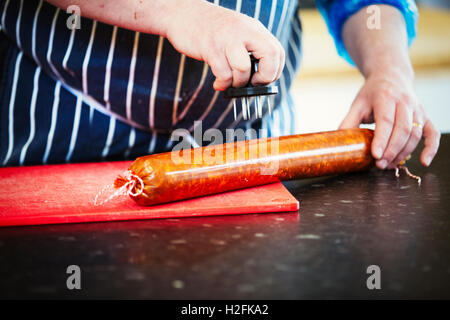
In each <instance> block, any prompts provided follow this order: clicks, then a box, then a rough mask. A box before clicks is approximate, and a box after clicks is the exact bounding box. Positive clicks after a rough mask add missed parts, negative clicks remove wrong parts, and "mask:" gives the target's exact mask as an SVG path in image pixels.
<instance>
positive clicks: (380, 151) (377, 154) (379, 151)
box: [374, 147, 383, 159]
mask: <svg viewBox="0 0 450 320" xmlns="http://www.w3.org/2000/svg"><path fill="white" fill-rule="evenodd" d="M382 155H383V149H381V148H380V147H377V148H375V152H374V157H375V158H376V159H380V158H381V156H382Z"/></svg>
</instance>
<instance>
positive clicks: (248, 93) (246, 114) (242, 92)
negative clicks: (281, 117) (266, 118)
mask: <svg viewBox="0 0 450 320" xmlns="http://www.w3.org/2000/svg"><path fill="white" fill-rule="evenodd" d="M250 60H251V65H252V67H251V72H250V79H249V80H248V83H247V86H246V87H244V88H233V87H230V88H228V89H227V90H225V95H224V96H225V98H228V99H233V109H234V119H235V120H236V118H237V111H236V108H237V106H236V99H237V98H241V107H242V117H243V118H244V120H248V119H250V118H251V110H250V102H249V98H250V97H255V118H256V119H258V118H262V116H263V112H262V107H263V105H264V101H261V100H262V98H264V97H265V96H270V95H273V94H277V93H278V87H277V86H257V87H253V86H252V85H251V80H252V77H253V75H254V74H255V72H257V71H258V60H257V59H256V58H255V57H253V55H252V53H250ZM267 107H268V110H269V113H271V112H272V108H271V105H270V97H267Z"/></svg>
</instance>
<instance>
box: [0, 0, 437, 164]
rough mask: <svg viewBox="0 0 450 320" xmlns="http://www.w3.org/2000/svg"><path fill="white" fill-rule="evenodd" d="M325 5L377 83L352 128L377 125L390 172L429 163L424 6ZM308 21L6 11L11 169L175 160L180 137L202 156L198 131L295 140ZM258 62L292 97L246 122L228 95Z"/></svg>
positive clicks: (179, 0)
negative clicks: (418, 83) (423, 93)
mask: <svg viewBox="0 0 450 320" xmlns="http://www.w3.org/2000/svg"><path fill="white" fill-rule="evenodd" d="M316 3H317V6H318V8H319V10H320V12H321V14H322V15H323V16H324V18H325V20H326V23H327V25H328V28H329V31H330V33H331V35H332V36H333V38H334V40H335V44H336V47H337V51H338V53H339V54H340V55H341V56H343V57H344V58H345V59H346V60H347V61H348V62H349V63H351V64H355V65H356V66H357V67H358V68H359V69H360V70H361V72H362V74H363V75H364V76H365V78H366V81H365V84H364V86H363V88H362V89H361V91H360V93H359V94H358V96H357V98H356V99H355V102H354V104H353V105H352V107H351V110H350V112H349V114H348V115H347V117H346V118H345V119H344V121H343V123H342V125H341V127H342V128H347V127H354V126H358V125H359V124H360V123H362V122H373V121H375V122H376V124H377V129H376V131H375V140H374V142H373V146H372V153H373V155H374V156H375V157H376V158H377V159H379V160H378V161H377V164H378V166H379V167H380V168H386V167H392V166H394V165H396V164H397V163H398V162H399V161H400V160H402V159H403V158H405V157H406V156H407V155H408V154H409V153H411V152H412V151H413V150H414V149H415V147H416V145H417V143H418V141H419V140H420V139H421V137H422V136H424V137H425V149H424V151H423V153H422V157H421V159H422V163H423V164H424V165H429V163H430V162H431V160H432V158H433V157H434V154H435V153H436V151H437V148H438V145H439V133H438V132H437V131H436V130H435V129H434V127H433V125H432V124H431V122H430V121H429V120H428V119H427V118H426V115H425V112H424V110H423V108H422V107H421V105H420V104H419V103H418V101H417V99H416V97H415V94H414V91H413V89H412V80H413V70H412V67H411V64H410V61H409V59H408V51H407V50H408V43H411V41H412V39H413V38H414V37H415V25H416V20H417V8H416V6H415V4H414V1H413V0H317V1H316ZM374 4H378V6H375V7H370V6H371V5H374ZM368 8H372V9H373V12H372V13H371V12H369V10H368ZM297 11H298V3H297V1H296V0H249V1H242V0H209V1H202V0H190V1H189V0H164V1H162V0H161V1H157V0H155V1H144V0H121V1H118V0H117V1H112V0H111V1H106V0H51V1H42V0H26V1H24V0H0V13H1V33H0V36H1V41H0V43H1V45H0V56H1V57H2V59H1V66H0V75H1V86H0V123H1V124H0V163H1V165H2V166H16V165H32V164H47V163H62V162H83V161H100V160H119V159H133V158H136V157H138V156H141V155H145V154H152V153H158V152H163V151H168V150H170V149H171V148H172V147H173V145H174V143H175V141H173V139H171V134H172V133H173V132H174V131H176V130H177V129H178V130H182V132H185V133H186V136H185V137H183V138H185V139H190V143H191V145H192V146H194V147H195V146H198V145H199V144H201V143H202V142H201V141H196V140H195V139H193V138H192V135H191V133H192V132H193V131H195V129H197V126H201V127H202V130H206V129H208V128H217V129H219V130H221V131H222V132H224V134H225V130H227V129H238V128H241V129H248V128H254V129H263V130H261V131H260V132H262V133H263V134H265V135H267V136H280V135H287V134H292V133H294V130H295V127H296V124H295V116H294V113H295V110H294V104H293V100H292V97H291V96H290V94H289V88H290V87H291V84H292V82H293V80H294V78H295V75H296V72H297V70H298V68H299V65H300V58H301V34H302V27H301V24H300V20H299V16H298V13H297ZM77 14H79V15H81V18H80V19H79V20H78V19H77V16H76V15H77ZM74 15H75V16H74ZM73 19H75V20H73ZM370 19H375V20H374V21H372V22H370ZM74 21H75V23H74ZM369 22H370V25H369ZM378 24H379V25H378ZM372 25H375V28H372V27H371V26H372ZM248 52H252V53H253V55H254V56H255V57H256V58H258V59H259V61H260V63H259V70H258V72H257V73H256V74H255V75H254V76H253V78H252V81H253V84H255V85H259V84H268V83H272V82H276V85H278V86H279V88H280V91H281V92H280V94H278V95H277V96H276V98H275V101H274V111H273V112H272V113H268V112H266V113H265V114H264V115H263V118H262V119H260V120H258V119H252V120H248V121H245V120H244V119H243V117H242V112H241V113H239V114H238V116H237V118H236V119H235V118H234V115H233V111H232V109H233V105H232V102H231V101H230V100H228V99H226V98H224V96H223V90H224V89H226V88H228V87H230V86H235V87H240V86H244V85H245V84H246V83H247V81H248V79H249V75H250V58H249V55H248ZM264 110H267V108H264ZM258 132H259V131H258Z"/></svg>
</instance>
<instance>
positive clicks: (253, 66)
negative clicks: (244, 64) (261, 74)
mask: <svg viewBox="0 0 450 320" xmlns="http://www.w3.org/2000/svg"><path fill="white" fill-rule="evenodd" d="M249 55H250V63H251V67H250V78H249V79H248V82H247V85H246V87H253V86H252V78H253V75H254V74H255V72H257V71H258V62H259V60H258V59H256V58H255V57H254V56H253V53H251V52H249Z"/></svg>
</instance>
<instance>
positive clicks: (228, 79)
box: [166, 0, 285, 91]
mask: <svg viewBox="0 0 450 320" xmlns="http://www.w3.org/2000/svg"><path fill="white" fill-rule="evenodd" d="M174 2H176V5H175V6H173V11H172V12H171V17H170V19H168V21H169V22H168V25H167V28H166V37H167V38H168V40H169V41H170V42H171V44H172V45H173V46H174V47H175V49H177V50H178V51H180V52H181V53H184V54H185V55H187V56H189V57H191V58H194V59H197V60H202V61H205V62H206V63H207V64H208V65H209V66H210V67H211V70H212V72H213V74H214V75H215V77H216V80H215V82H214V89H215V90H218V91H223V90H225V89H227V88H228V87H230V86H233V87H243V86H245V85H246V84H247V82H248V80H249V78H250V69H251V62H250V57H249V52H252V54H253V56H254V57H255V58H256V59H258V60H259V64H258V72H256V73H255V74H254V75H253V77H252V84H253V85H265V84H269V83H271V82H273V81H275V80H277V79H278V78H279V77H280V75H281V72H282V70H283V67H284V63H285V52H284V49H283V47H282V46H281V44H280V43H279V41H278V40H277V39H276V38H275V37H274V36H273V35H272V34H271V33H270V32H269V31H268V30H267V29H266V28H265V27H264V25H263V24H262V23H260V22H259V21H258V20H256V19H254V18H251V17H249V16H247V15H244V14H241V13H238V12H235V11H232V10H229V9H226V8H223V7H219V6H216V5H213V4H211V3H208V2H206V1H199V0H192V1H186V0H181V1H176V0H175V1H174Z"/></svg>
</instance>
